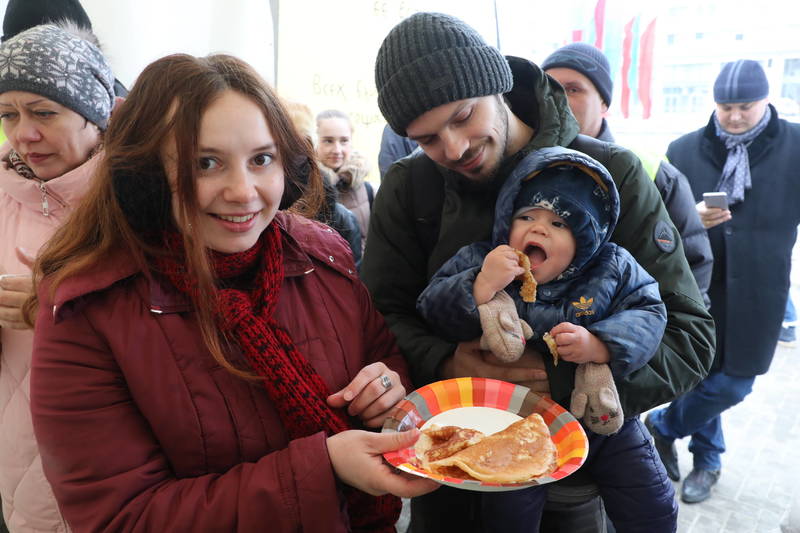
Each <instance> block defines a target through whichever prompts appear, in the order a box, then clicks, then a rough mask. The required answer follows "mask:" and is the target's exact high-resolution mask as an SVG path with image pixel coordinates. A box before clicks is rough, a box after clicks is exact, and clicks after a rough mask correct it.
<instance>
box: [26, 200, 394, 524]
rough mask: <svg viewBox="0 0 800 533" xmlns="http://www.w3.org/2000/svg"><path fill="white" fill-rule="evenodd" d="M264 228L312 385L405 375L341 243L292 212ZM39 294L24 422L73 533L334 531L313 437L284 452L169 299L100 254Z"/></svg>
mask: <svg viewBox="0 0 800 533" xmlns="http://www.w3.org/2000/svg"><path fill="white" fill-rule="evenodd" d="M276 222H277V223H278V224H280V225H281V227H282V229H283V234H284V268H285V279H284V282H283V285H282V287H281V293H280V298H279V303H278V307H277V310H276V315H275V318H276V319H277V321H278V323H279V324H280V325H281V326H283V327H284V328H286V329H287V331H288V332H289V334H290V335H291V337H292V339H293V341H294V343H295V345H296V346H297V348H298V350H300V352H301V353H303V354H304V355H305V356H306V357H307V358H308V359H309V361H310V362H311V364H312V365H314V368H315V369H316V370H317V371H318V372H319V374H320V376H321V377H322V378H323V380H324V381H325V383H326V384H327V385H328V388H329V389H330V390H331V391H337V390H339V389H341V388H342V387H344V386H345V385H346V384H347V383H349V382H350V380H351V379H352V378H353V377H354V376H355V375H356V373H357V372H358V371H359V370H360V369H361V368H362V367H363V366H364V365H366V364H368V363H370V362H374V361H378V360H382V361H384V362H385V363H386V364H387V365H388V366H390V367H391V368H393V369H394V370H396V371H398V372H400V373H401V375H402V376H403V379H404V380H406V375H407V374H406V370H405V363H404V361H403V359H402V357H401V355H400V353H399V351H398V348H397V346H396V344H395V341H394V338H393V336H392V335H391V333H390V332H389V330H388V329H387V327H386V325H385V323H384V321H383V318H382V317H381V315H380V314H378V312H377V311H375V309H374V308H373V306H372V302H371V300H370V297H369V294H368V293H367V290H366V288H365V287H364V285H363V284H362V283H361V281H359V278H358V276H357V273H356V271H355V266H354V265H353V261H352V256H351V254H350V251H349V248H348V245H347V243H346V242H345V241H344V240H342V239H341V238H340V237H338V236H337V235H334V234H333V233H332V231H333V230H331V229H330V228H328V227H327V226H324V225H322V224H319V223H317V222H313V221H310V220H307V219H304V218H301V217H298V216H295V215H288V214H285V213H278V215H276ZM46 294H47V289H46V287H43V289H42V291H41V292H40V295H41V296H42V297H43V298H44V300H43V301H42V304H41V306H40V311H39V314H38V319H37V325H36V340H35V348H34V362H33V375H32V379H31V395H32V398H31V402H32V409H33V419H34V426H35V429H36V435H37V437H38V439H39V443H40V447H41V450H42V460H43V464H44V469H45V473H46V474H47V477H48V479H49V480H50V481H51V483H52V484H53V489H54V491H55V493H56V497H57V498H58V501H59V503H60V505H61V509H62V510H63V512H64V516H65V517H66V519H67V521H68V522H69V523H70V526H71V527H72V528H73V529H74V531H76V532H78V531H80V532H82V531H109V532H111V531H113V532H125V531H141V532H155V531H159V532H161V531H163V532H167V531H169V532H171V533H174V532H181V531H187V532H188V531H191V532H195V531H220V532H235V531H248V532H249V531H253V532H256V531H270V532H288V531H304V532H307V533H312V532H325V533H330V532H342V531H346V525H345V524H346V516H345V511H344V508H343V505H342V502H343V500H342V497H341V493H340V490H339V489H340V487H339V485H338V483H337V480H336V478H335V476H334V473H333V470H332V467H331V464H330V461H329V459H328V452H327V447H326V439H325V435H324V434H323V433H322V432H319V433H316V434H314V435H311V436H309V437H306V438H302V439H296V440H294V441H291V442H290V441H289V440H288V438H287V435H286V432H285V431H284V429H283V426H282V424H281V422H280V419H279V417H278V413H277V411H276V409H275V407H274V405H273V404H272V403H271V402H270V400H269V398H268V396H267V393H266V390H265V389H264V387H263V385H262V384H261V383H259V382H252V381H247V380H244V379H242V378H239V377H236V376H234V375H233V374H231V373H230V372H228V371H227V370H226V369H224V368H222V367H221V366H220V365H219V364H218V363H217V362H216V361H215V360H214V359H213V357H212V356H211V354H210V353H209V352H208V351H207V350H206V348H205V346H204V344H203V341H202V339H201V338H200V334H199V330H198V327H197V324H196V322H195V319H194V315H193V313H192V312H191V308H190V306H189V305H188V302H187V301H186V299H185V298H184V297H183V296H182V295H181V294H179V293H177V292H176V291H175V289H174V288H172V287H171V286H170V285H168V284H166V283H164V282H162V281H158V280H156V279H148V278H147V277H145V276H144V275H143V274H142V273H141V272H137V270H136V269H135V267H134V266H133V265H132V263H131V261H128V260H127V259H126V258H125V257H111V258H109V260H108V261H106V262H104V263H103V264H102V265H101V266H100V267H99V268H98V269H97V270H96V271H93V272H91V273H86V274H84V275H80V276H78V277H74V278H70V279H68V280H67V281H65V282H64V283H62V284H61V286H59V288H58V290H57V291H56V293H55V297H54V301H48V300H49V298H46ZM237 356H240V354H238V353H234V354H231V357H233V358H236V357H237ZM406 383H407V381H406Z"/></svg>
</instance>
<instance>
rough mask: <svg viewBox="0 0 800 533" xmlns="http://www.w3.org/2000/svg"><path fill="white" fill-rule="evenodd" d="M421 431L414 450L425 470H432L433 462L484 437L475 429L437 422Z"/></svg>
mask: <svg viewBox="0 0 800 533" xmlns="http://www.w3.org/2000/svg"><path fill="white" fill-rule="evenodd" d="M420 433H421V434H420V437H419V439H418V440H417V444H416V445H415V446H414V452H415V453H416V455H417V459H419V461H420V463H421V467H422V468H424V469H425V470H430V467H429V466H430V463H431V462H433V461H438V460H440V459H444V458H446V457H450V456H451V455H453V454H454V453H457V452H459V451H461V450H463V449H464V448H466V447H467V446H472V445H473V444H477V443H478V442H480V440H481V439H483V438H484V434H483V433H481V432H480V431H477V430H474V429H468V428H461V427H458V426H437V425H436V424H431V425H430V427H428V428H426V429H423V430H422V431H421V432H420Z"/></svg>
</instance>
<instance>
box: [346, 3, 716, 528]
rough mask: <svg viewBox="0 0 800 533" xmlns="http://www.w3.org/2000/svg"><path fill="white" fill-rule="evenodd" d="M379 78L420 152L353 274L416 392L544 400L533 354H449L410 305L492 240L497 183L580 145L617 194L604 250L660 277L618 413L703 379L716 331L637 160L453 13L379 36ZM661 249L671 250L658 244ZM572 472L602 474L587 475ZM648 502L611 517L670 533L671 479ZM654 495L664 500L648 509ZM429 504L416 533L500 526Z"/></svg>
mask: <svg viewBox="0 0 800 533" xmlns="http://www.w3.org/2000/svg"><path fill="white" fill-rule="evenodd" d="M375 81H376V86H377V89H378V105H379V107H380V109H381V111H382V113H383V115H384V117H385V118H386V120H387V122H388V123H389V125H390V126H391V127H392V129H393V130H394V131H395V132H397V133H398V134H400V135H404V136H408V137H410V138H411V139H412V140H415V141H417V142H418V143H419V145H420V147H421V148H422V152H421V153H418V154H415V155H412V156H410V157H407V158H405V159H403V160H400V161H398V162H396V163H395V164H394V165H393V166H392V167H391V168H390V169H389V171H388V173H387V174H386V176H385V177H384V180H383V182H382V184H381V187H380V189H379V191H378V194H377V196H376V198H375V203H374V207H373V215H372V218H371V221H370V232H369V237H368V238H367V246H366V250H365V252H364V254H365V255H364V259H363V263H362V271H361V274H362V277H363V279H364V280H365V282H366V284H367V286H368V287H369V289H370V291H371V293H372V296H373V300H374V302H375V304H376V306H377V307H378V309H379V310H380V311H381V312H382V313H383V314H384V316H385V317H386V320H387V322H388V323H389V325H390V327H391V328H392V331H393V332H394V333H395V335H396V337H397V339H398V343H399V345H400V347H401V349H402V351H403V353H404V354H405V356H406V358H407V360H408V362H409V365H410V368H411V372H412V378H413V379H414V381H415V384H416V385H417V386H421V385H424V384H426V383H430V382H432V381H436V380H438V379H442V378H452V377H457V376H484V377H490V378H497V379H503V380H506V381H512V382H515V383H522V384H526V385H529V386H531V387H532V388H533V389H534V390H537V391H543V390H548V387H549V385H548V383H547V380H546V375H545V373H544V372H543V370H542V362H541V361H540V360H538V359H537V358H536V357H534V356H530V357H526V356H523V360H522V363H521V364H520V366H517V367H513V368H512V367H509V366H508V365H504V364H501V363H500V362H499V361H497V360H496V359H494V358H493V357H492V356H491V354H488V353H484V352H482V351H481V350H480V349H479V345H478V343H477V342H467V343H460V344H458V345H456V344H455V343H453V342H449V341H448V340H447V339H443V338H439V337H436V336H435V335H434V334H433V333H432V332H431V331H430V330H429V329H428V328H427V326H426V325H425V323H424V322H423V321H422V320H421V319H420V317H419V316H418V315H417V314H416V309H415V303H416V298H417V296H418V295H419V293H420V292H421V291H422V289H423V288H424V287H425V286H426V284H427V282H428V280H429V279H430V277H431V275H432V274H433V273H434V272H435V271H436V270H437V269H438V268H439V267H440V266H441V265H442V264H443V263H444V262H445V261H446V260H447V259H449V258H450V257H451V256H452V255H453V254H454V253H455V252H456V251H457V250H458V249H459V248H461V247H462V246H464V245H467V244H471V243H473V242H476V241H480V240H489V238H490V235H491V229H492V221H493V218H494V203H495V200H496V197H497V192H498V189H499V187H500V186H501V185H502V183H503V181H504V180H505V178H506V177H507V176H508V175H509V173H510V171H511V170H512V169H513V168H514V167H515V165H516V164H517V163H518V162H519V161H520V159H521V158H522V157H524V156H525V155H526V154H528V153H530V152H531V151H532V150H536V149H538V148H541V147H546V146H568V147H570V148H574V149H577V150H579V151H582V152H584V153H587V154H588V155H590V156H592V157H593V158H595V159H597V160H598V161H600V163H602V164H603V165H604V166H605V167H606V168H607V169H608V170H609V173H610V174H611V175H612V177H613V178H614V181H615V183H616V185H617V187H618V189H619V191H620V196H621V218H620V224H619V225H618V226H617V228H616V230H615V232H614V234H613V235H612V241H613V242H616V243H617V244H619V245H621V246H623V247H624V248H626V249H628V250H629V251H630V252H631V253H632V254H633V256H634V257H635V258H636V259H637V261H638V262H639V263H640V264H641V265H642V266H643V267H644V268H645V269H646V270H647V271H648V272H649V273H650V274H651V275H652V276H653V277H654V278H656V280H657V281H658V282H659V287H660V291H661V297H662V299H663V301H664V303H665V304H666V307H667V311H668V315H669V318H668V325H667V332H666V334H665V335H664V337H663V338H662V339H647V340H645V341H646V342H653V343H656V344H658V343H659V342H660V344H659V345H658V348H657V349H656V353H655V355H654V356H653V358H652V359H651V360H650V361H649V362H648V364H647V365H645V366H644V367H642V368H640V369H639V370H637V371H635V372H633V373H631V374H630V375H628V376H627V377H625V378H623V379H621V380H619V381H618V382H617V388H618V390H619V393H620V400H621V403H622V404H623V411H624V412H625V413H626V414H627V415H631V416H632V417H636V416H637V415H638V414H639V413H641V412H643V411H646V410H648V409H651V408H653V407H655V406H657V405H659V404H661V403H664V402H668V401H670V400H672V399H674V398H675V397H676V396H677V395H679V394H681V393H683V392H685V391H686V390H689V389H690V388H692V387H693V386H694V385H695V384H696V383H698V382H699V381H700V380H701V379H702V378H703V377H704V376H705V375H706V373H707V372H708V368H709V364H710V361H711V359H712V354H713V344H714V334H713V331H714V329H713V328H714V325H713V322H712V320H711V317H710V316H709V315H708V313H707V312H706V310H705V306H704V305H703V302H702V298H701V296H700V293H699V291H698V289H697V284H696V283H695V281H694V279H693V278H692V274H691V271H690V270H689V266H688V265H687V263H686V258H685V257H684V255H683V248H682V245H681V242H680V237H679V236H678V234H677V231H676V230H675V228H674V226H673V225H672V223H671V221H670V219H669V216H668V215H667V213H666V211H665V209H664V205H663V203H662V201H661V199H660V197H659V194H658V191H656V189H655V187H653V186H652V184H651V183H650V179H649V178H648V177H647V175H646V174H645V173H644V171H643V170H642V167H641V164H640V163H639V161H638V159H637V158H636V156H635V155H633V154H632V153H631V152H629V151H627V150H625V149H623V148H621V147H618V146H614V145H611V144H608V143H604V142H602V141H597V140H595V139H592V138H590V137H586V136H583V135H578V129H579V128H578V123H577V122H576V121H575V118H574V117H573V116H572V114H571V113H570V111H569V106H568V104H567V101H566V96H565V95H564V90H563V88H562V87H561V86H560V85H559V84H558V83H557V82H556V81H555V80H553V79H552V78H550V77H548V76H546V75H545V74H544V73H543V72H542V71H541V69H539V67H537V66H536V65H534V64H533V63H531V62H529V61H527V60H524V59H521V58H517V57H503V56H502V55H501V54H500V53H499V52H498V51H497V50H496V49H495V48H493V47H491V46H489V45H487V44H486V43H485V42H484V40H483V39H482V38H481V36H480V35H479V34H478V33H477V32H476V31H475V30H474V29H472V28H470V27H469V26H467V25H466V24H464V23H463V22H461V21H460V20H458V19H456V18H454V17H451V16H449V15H444V14H440V13H417V14H415V15H412V16H411V17H409V18H407V19H405V20H404V21H402V22H400V23H399V24H398V25H397V26H395V27H394V28H393V29H392V30H391V31H390V32H389V34H388V35H387V37H386V38H385V40H384V42H383V44H382V45H381V48H380V50H379V51H378V56H377V59H376V64H375ZM665 241H666V242H668V243H669V244H670V246H665V245H663V243H664V242H665ZM657 243H661V244H662V245H661V246H659V244H657ZM632 426H633V427H637V428H638V429H639V430H640V434H641V439H640V440H641V441H642V442H641V449H642V450H643V451H647V450H652V458H653V459H654V458H655V451H654V450H653V449H652V445H651V444H650V441H649V439H647V437H646V432H645V431H644V428H643V427H641V423H639V422H638V419H635V420H634V421H633V422H632ZM590 455H591V446H590ZM643 460H648V458H645V457H643ZM597 466H599V465H597ZM579 473H583V474H588V475H593V474H594V475H596V476H603V474H602V473H601V472H600V471H598V470H595V469H594V467H590V468H582V469H581V470H580V471H579ZM571 478H573V476H570V477H569V478H566V479H565V480H564V482H571V481H573V479H571ZM575 478H576V479H577V478H578V476H575ZM567 480H569V481H567ZM630 483H631V484H634V483H637V481H636V480H633V479H631V480H630ZM643 492H645V493H647V494H646V495H645V496H644V497H645V498H648V502H647V504H646V505H651V507H650V508H649V509H647V510H646V511H649V512H654V513H659V512H661V515H660V518H659V519H657V520H655V523H652V522H648V523H647V524H641V523H638V522H637V521H636V520H637V519H638V517H639V516H640V515H637V516H634V515H636V513H641V512H644V509H643V508H642V506H637V505H629V506H628V509H625V508H621V507H622V506H616V505H615V507H614V509H613V510H612V509H611V508H610V507H609V508H608V511H609V515H612V514H613V516H611V517H612V519H613V520H614V522H615V523H616V524H618V527H621V528H625V527H627V528H628V529H632V528H636V527H639V526H641V528H643V529H641V530H643V531H645V530H646V531H660V530H662V529H661V528H662V527H663V528H664V530H668V528H670V527H671V526H672V524H674V522H675V517H676V513H677V508H676V506H675V504H674V502H673V501H672V500H671V497H670V495H671V494H672V493H673V492H672V486H671V484H670V483H669V481H668V480H666V476H664V479H663V483H659V484H658V485H657V486H648V487H647V490H645V491H643ZM656 494H657V495H658V496H657V498H660V499H658V500H657V502H658V503H656V502H655V501H651V500H649V498H650V497H651V496H653V495H656ZM429 496H430V497H422V498H415V499H414V500H412V531H414V532H416V533H418V532H420V531H425V532H427V531H485V530H486V529H487V528H491V527H493V526H494V525H497V524H498V522H497V517H494V516H486V517H484V516H482V511H481V509H482V497H484V496H483V495H482V494H481V493H474V492H468V491H459V490H456V489H450V488H449V487H443V488H441V489H439V490H437V491H435V492H433V493H431V495H429ZM607 506H608V504H607ZM445 509H458V510H459V512H457V513H446V512H444V510H445ZM662 510H663V512H662ZM522 526H526V527H529V528H530V527H531V524H523V525H522Z"/></svg>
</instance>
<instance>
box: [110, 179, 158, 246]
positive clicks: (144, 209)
mask: <svg viewBox="0 0 800 533" xmlns="http://www.w3.org/2000/svg"><path fill="white" fill-rule="evenodd" d="M111 181H112V186H113V188H114V195H115V196H116V198H117V203H118V204H119V206H120V208H121V209H122V212H123V214H124V215H125V218H126V219H128V223H129V224H130V225H131V227H132V228H133V230H134V231H135V232H136V233H139V234H147V233H153V232H162V231H164V230H165V229H166V228H167V227H169V225H170V224H171V220H172V203H171V201H170V199H171V195H170V191H169V187H168V185H167V178H166V175H165V174H164V170H163V169H162V168H161V166H160V165H156V166H154V167H152V168H147V169H140V170H129V169H117V170H114V171H112V175H111Z"/></svg>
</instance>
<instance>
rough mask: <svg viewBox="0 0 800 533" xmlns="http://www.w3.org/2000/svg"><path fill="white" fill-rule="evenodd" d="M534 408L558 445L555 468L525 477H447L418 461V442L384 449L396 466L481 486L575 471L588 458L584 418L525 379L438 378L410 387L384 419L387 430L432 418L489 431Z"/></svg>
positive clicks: (504, 487) (501, 487) (509, 486)
mask: <svg viewBox="0 0 800 533" xmlns="http://www.w3.org/2000/svg"><path fill="white" fill-rule="evenodd" d="M532 413H539V414H540V415H541V416H542V418H543V419H544V422H545V423H546V424H547V426H548V429H549V430H550V438H551V439H553V443H554V444H555V445H556V449H557V450H558V460H557V468H556V470H555V471H554V472H553V473H552V474H550V475H546V476H541V477H538V478H534V479H531V480H528V481H525V482H523V483H487V482H483V481H478V480H473V479H459V478H452V477H445V476H442V475H439V474H436V473H434V472H430V471H427V470H423V469H422V468H420V467H418V466H417V464H419V462H418V461H417V459H416V454H415V453H414V448H413V447H411V448H406V449H403V450H397V451H393V452H388V453H385V454H384V457H385V458H386V460H387V461H388V462H389V463H390V464H392V465H393V466H395V467H396V468H398V469H400V470H403V471H405V472H409V473H411V474H414V475H418V476H421V477H427V478H430V479H433V480H435V481H437V482H439V483H442V484H443V485H449V486H451V487H455V488H459V489H465V490H474V491H480V492H502V491H509V490H518V489H523V488H526V487H531V486H534V485H543V484H546V483H552V482H553V481H558V480H560V479H563V478H565V477H567V476H568V475H570V474H572V473H573V472H575V471H576V470H577V469H578V468H580V467H581V465H583V463H584V461H586V455H587V453H588V451H589V443H588V440H587V438H586V433H585V432H584V430H583V428H582V427H581V424H580V422H578V420H577V419H576V418H575V417H574V416H572V414H571V413H570V412H569V411H567V410H566V409H564V408H563V407H561V406H560V405H558V404H557V403H555V402H554V401H552V400H550V399H549V398H545V397H543V396H539V395H538V394H536V393H535V392H532V391H531V390H530V389H529V388H527V387H523V386H522V385H515V384H513V383H508V382H506V381H499V380H496V379H489V378H456V379H446V380H444V381H437V382H435V383H431V384H430V385H426V386H425V387H422V388H420V389H417V390H415V391H414V392H412V393H410V394H409V395H408V396H406V398H405V399H404V400H403V401H401V402H400V403H399V404H398V405H397V408H396V409H395V411H394V412H393V413H392V414H391V416H390V417H389V418H387V419H386V421H385V422H384V424H383V432H384V433H386V432H392V431H406V430H409V429H411V428H414V427H417V428H420V429H424V428H426V427H428V426H429V425H430V424H433V423H435V424H438V425H440V426H445V425H456V426H461V427H469V428H472V429H477V430H480V431H482V432H483V433H485V434H487V435H489V434H491V433H494V432H496V431H500V430H502V429H504V428H505V427H507V426H508V425H509V424H511V423H513V422H515V421H516V420H519V419H520V418H524V417H526V416H528V415H530V414H532Z"/></svg>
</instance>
